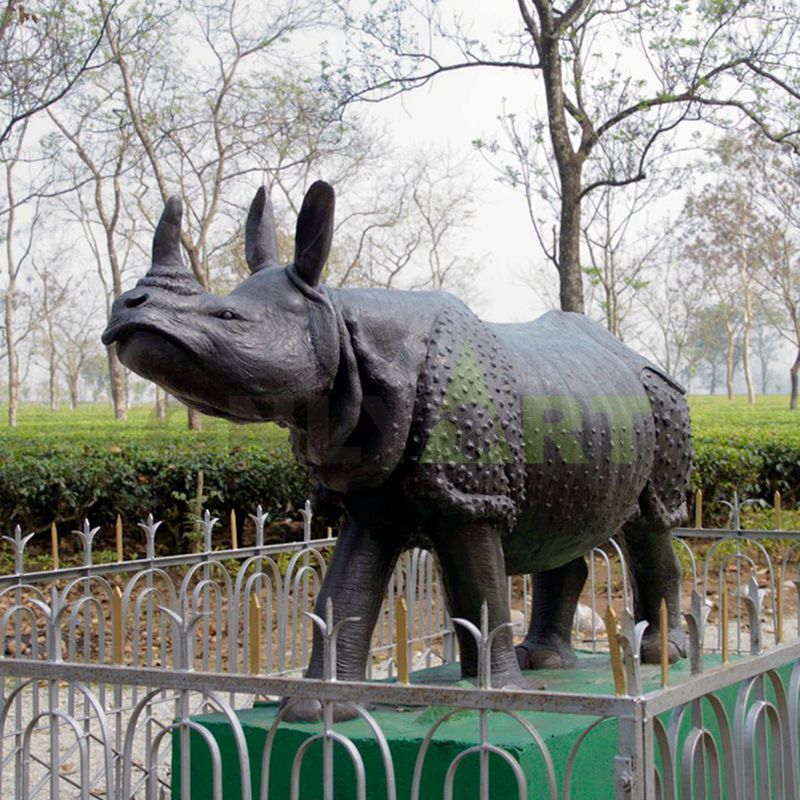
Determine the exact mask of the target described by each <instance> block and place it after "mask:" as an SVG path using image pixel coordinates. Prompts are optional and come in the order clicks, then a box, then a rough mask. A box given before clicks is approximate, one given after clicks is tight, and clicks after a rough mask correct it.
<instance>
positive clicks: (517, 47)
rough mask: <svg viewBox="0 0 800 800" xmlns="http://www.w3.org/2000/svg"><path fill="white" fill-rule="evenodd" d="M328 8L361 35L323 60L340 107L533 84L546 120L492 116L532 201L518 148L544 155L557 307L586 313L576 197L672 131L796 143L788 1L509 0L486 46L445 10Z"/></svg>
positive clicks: (610, 182) (619, 174)
mask: <svg viewBox="0 0 800 800" xmlns="http://www.w3.org/2000/svg"><path fill="white" fill-rule="evenodd" d="M337 5H338V6H339V7H340V8H341V9H342V11H343V15H344V20H345V25H346V26H347V30H348V32H349V35H350V36H351V37H353V36H355V35H356V34H358V35H359V36H360V40H359V41H358V42H357V44H356V46H355V51H353V49H351V50H350V51H349V56H348V57H345V58H339V59H333V58H331V61H336V62H337V63H336V65H335V67H336V68H335V69H334V68H330V69H329V70H328V72H327V77H328V79H329V81H330V83H331V84H332V86H333V87H334V89H335V90H336V91H337V92H338V94H339V96H340V97H341V100H342V102H353V101H355V100H372V101H375V100H381V99H384V98H386V97H389V96H393V95H396V94H398V93H400V92H403V91H407V90H409V89H412V88H414V87H418V86H423V85H425V84H427V83H429V82H430V81H431V80H433V79H434V78H437V77H438V76H441V75H444V74H446V73H451V72H458V71H461V72H463V71H470V70H472V69H475V68H502V69H514V70H522V71H526V72H527V73H529V74H530V75H531V76H532V77H533V78H535V80H536V84H535V85H536V87H537V90H538V91H539V92H540V94H541V95H543V100H544V104H545V107H546V114H545V115H543V116H542V117H539V116H537V115H535V114H531V115H529V114H528V111H529V109H528V110H526V111H524V112H523V113H521V114H517V113H514V112H513V111H509V110H507V109H506V110H505V111H504V114H503V116H504V120H505V122H504V125H505V128H506V135H507V136H508V137H509V139H508V141H509V143H510V150H511V151H512V152H515V153H516V156H517V158H516V162H515V163H514V164H512V165H511V166H510V167H509V169H510V170H512V172H513V171H516V177H517V178H518V181H519V185H521V186H522V187H523V188H524V189H525V191H526V195H527V197H528V200H529V203H530V202H531V201H532V199H533V198H534V196H535V191H536V184H537V183H538V182H539V181H540V180H541V179H542V177H543V176H544V175H545V174H546V173H547V171H548V166H547V165H542V164H541V163H539V164H537V163H536V162H535V161H534V160H533V158H532V156H533V152H532V150H531V148H529V147H528V146H527V145H526V144H525V143H526V142H534V143H535V144H537V145H541V146H544V147H545V149H546V151H547V153H548V156H549V158H548V161H547V164H549V165H551V166H552V172H553V175H554V178H555V184H556V191H557V197H558V206H559V213H558V216H557V219H556V220H555V221H554V223H555V224H554V235H553V239H552V243H549V241H548V240H549V231H548V230H547V229H542V228H541V227H539V226H537V223H536V222H535V216H533V215H532V222H534V226H535V227H536V230H537V236H538V238H539V242H540V245H541V246H542V247H543V249H544V251H545V253H546V254H547V256H548V258H549V259H550V260H551V261H552V263H553V264H554V265H555V267H556V269H557V270H558V274H559V279H560V296H561V307H562V308H563V309H564V310H569V311H583V309H584V297H583V279H582V277H583V276H582V271H581V266H582V262H581V253H580V237H581V208H582V204H583V202H584V200H585V199H586V198H587V197H588V196H589V195H590V194H591V193H592V192H594V191H596V190H598V189H601V188H603V187H617V186H625V185H628V184H631V183H634V182H637V181H641V180H643V179H644V178H645V177H646V174H647V170H648V166H649V164H650V163H651V162H652V160H653V159H654V158H660V157H661V156H663V155H664V151H665V148H668V147H669V145H670V134H671V133H672V132H673V131H674V130H675V129H676V128H677V127H678V126H679V125H681V124H683V123H684V122H686V121H701V120H708V121H712V122H714V123H716V124H729V123H730V121H731V120H732V119H736V118H744V119H748V120H752V121H753V122H754V123H755V124H757V125H759V126H760V127H761V129H762V130H763V131H764V133H765V135H767V136H769V137H770V138H772V139H773V140H775V141H786V142H791V143H792V144H793V146H795V147H798V146H800V145H799V144H798V142H799V141H800V139H799V137H800V131H798V129H797V127H796V123H795V122H794V115H793V112H792V104H793V103H795V102H796V101H797V100H798V99H799V98H800V90H799V89H798V87H799V86H800V84H798V61H797V53H796V33H797V30H798V26H799V25H800V18H798V16H797V14H796V13H795V11H796V10H795V8H794V4H793V2H791V0H778V2H774V1H773V0H749V1H748V0H735V1H734V2H725V3H717V2H715V3H704V4H699V5H696V6H693V7H692V8H691V9H690V8H689V7H687V6H686V4H682V3H676V4H663V3H661V4H656V3H653V2H650V1H649V0H573V1H572V2H569V3H567V4H566V6H565V7H561V8H557V7H556V4H555V3H553V2H552V0H517V9H518V13H519V27H518V29H517V30H516V31H515V32H511V33H504V34H498V33H497V32H493V35H492V36H491V37H481V36H480V35H477V34H476V33H475V32H474V31H473V30H472V29H471V28H470V26H469V24H468V23H467V22H465V21H464V15H463V13H461V14H458V15H456V14H455V13H454V16H453V19H448V18H447V17H446V9H447V8H448V6H447V4H445V3H436V4H427V3H426V4H422V3H417V2H414V0H403V1H402V2H401V1H400V0H384V2H373V3H369V4H368V6H367V7H366V10H365V9H363V8H362V7H360V6H357V4H355V3H351V2H347V0H339V2H338V3H337ZM498 43H500V44H499V45H498ZM623 53H624V56H623ZM765 96H769V97H770V98H771V99H770V100H769V101H767V102H765V100H764V98H765ZM783 100H785V102H781V101H783ZM615 141H616V142H624V143H625V146H624V147H620V148H615V153H616V155H615V156H614V159H613V170H612V171H611V172H609V171H608V170H607V169H606V168H605V166H603V168H601V169H599V170H598V169H597V168H596V167H597V157H598V154H599V153H602V152H603V151H604V150H605V151H607V152H608V151H609V150H610V147H609V145H610V143H611V142H615ZM483 144H485V143H479V145H483ZM518 144H520V145H522V146H521V147H517V145H518ZM489 146H490V147H491V144H490V145H489Z"/></svg>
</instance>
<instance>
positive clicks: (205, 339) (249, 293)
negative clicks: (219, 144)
mask: <svg viewBox="0 0 800 800" xmlns="http://www.w3.org/2000/svg"><path fill="white" fill-rule="evenodd" d="M333 214H334V193H333V189H332V188H331V187H330V186H329V185H327V184H326V183H323V182H321V181H319V182H317V183H315V184H314V185H313V186H311V188H310V189H309V190H308V192H307V194H306V196H305V199H304V201H303V206H302V209H301V211H300V214H299V217H298V220H297V230H296V237H295V255H294V260H293V262H292V263H291V264H289V265H287V266H279V264H278V247H277V237H276V233H275V226H274V222H273V218H272V207H271V204H270V201H269V198H268V196H267V194H266V192H265V191H264V189H263V188H262V189H260V190H259V191H258V193H257V194H256V196H255V199H254V200H253V203H252V205H251V208H250V212H249V215H248V220H247V226H246V256H247V261H248V264H249V266H250V268H251V270H252V275H251V276H250V277H249V278H247V280H245V281H244V282H243V283H242V284H241V285H240V286H239V287H238V288H236V289H235V290H234V291H233V292H231V293H230V294H229V295H227V296H225V297H221V296H217V295H213V294H209V293H208V292H205V291H204V290H203V289H202V287H201V286H200V285H199V283H198V282H197V281H196V280H195V279H194V278H193V276H192V275H191V273H190V272H189V271H188V270H187V269H186V267H185V266H184V264H183V260H182V256H181V244H180V224H181V204H180V201H179V200H178V199H176V198H171V199H170V200H169V201H168V203H167V204H166V207H165V209H164V212H163V214H162V216H161V220H160V221H159V223H158V227H157V230H156V233H155V237H154V241H153V263H152V266H151V268H150V270H149V272H148V273H147V275H146V276H145V277H144V278H142V279H141V280H140V281H139V283H138V284H137V285H136V287H135V288H134V289H132V290H130V291H129V292H126V293H125V294H123V295H122V296H121V297H120V298H119V299H118V300H116V302H115V303H114V307H113V312H112V316H111V320H110V322H109V325H108V328H107V329H106V331H105V332H104V334H103V342H104V343H105V344H107V345H108V344H110V343H112V342H116V345H117V348H118V352H119V357H120V359H121V361H122V362H123V363H124V364H125V365H126V366H128V367H129V368H130V369H132V370H134V371H135V372H137V373H139V374H140V375H142V376H144V377H145V378H149V379H150V380H153V381H155V382H156V383H158V384H160V385H161V386H163V387H164V388H165V389H166V390H167V391H169V392H171V393H172V394H174V395H175V396H176V397H178V398H179V399H180V400H181V401H183V402H184V403H186V404H187V405H189V406H193V407H195V408H197V409H199V410H200V411H202V412H205V413H207V414H213V415H217V416H221V417H225V418H226V419H229V420H233V421H234V422H255V421H262V420H274V421H276V422H278V423H279V424H281V425H285V426H287V427H288V428H289V429H290V431H291V434H290V435H291V442H292V446H293V450H294V453H295V455H296V457H297V459H298V460H299V461H300V462H301V463H302V464H305V465H307V466H308V468H309V469H310V472H311V475H312V477H313V479H314V480H315V481H316V484H317V489H316V492H315V495H316V496H315V500H316V505H317V506H318V508H319V509H320V510H321V511H323V512H324V513H326V514H328V515H331V514H333V515H334V516H339V517H342V518H343V522H342V525H341V532H340V534H339V540H338V544H337V546H336V550H335V553H334V555H333V559H332V561H331V564H330V567H329V569H328V571H327V575H326V577H325V581H324V584H323V586H322V589H321V592H320V594H319V597H318V600H317V609H318V612H319V613H322V614H323V615H324V612H323V609H324V607H325V602H326V600H327V598H329V597H331V598H332V599H333V601H334V610H335V616H336V618H337V619H341V618H344V617H353V616H355V617H358V618H359V621H358V622H355V623H350V624H348V625H347V626H345V627H344V628H343V629H342V631H341V633H340V639H339V646H338V656H337V659H338V661H337V667H338V675H339V677H340V678H342V679H353V680H357V679H363V678H364V675H365V665H366V661H367V658H368V654H369V646H370V639H371V635H372V631H373V629H374V627H375V624H376V619H377V615H378V613H379V609H380V606H381V601H382V598H383V596H384V591H385V589H386V586H387V582H388V580H389V577H390V574H391V572H392V567H393V565H394V563H395V560H396V559H397V557H398V554H400V553H401V552H402V551H403V550H404V549H407V548H410V547H412V546H416V545H421V546H423V547H428V548H431V549H432V550H433V551H434V552H435V554H436V556H437V558H438V560H439V563H440V565H441V569H442V575H443V580H444V584H445V590H446V595H447V600H448V604H449V610H450V613H451V614H452V615H453V616H458V617H464V618H466V619H469V620H471V621H473V622H474V623H476V624H477V623H478V621H479V618H480V608H481V604H482V602H483V601H484V600H485V601H487V603H488V611H489V625H490V627H491V628H493V627H494V626H496V625H499V624H500V623H502V622H506V621H508V619H509V606H508V591H507V587H506V575H507V574H519V573H523V572H529V573H532V574H533V585H534V590H533V599H532V608H531V620H532V621H531V625H530V629H529V631H528V633H527V635H526V636H525V639H524V641H523V642H522V643H521V644H519V645H517V646H516V648H515V647H514V645H513V641H512V637H511V633H510V632H509V630H508V629H504V630H503V632H502V633H500V635H499V636H497V638H496V639H495V642H494V646H493V652H492V676H493V681H494V683H495V685H517V686H525V685H526V684H525V680H524V678H523V676H522V673H521V668H522V669H527V668H536V667H556V666H568V665H570V664H572V663H574V660H575V656H574V653H573V650H572V647H571V644H570V629H571V623H572V618H573V615H574V612H575V608H576V604H577V601H578V596H579V594H580V591H581V588H582V587H583V584H584V581H585V579H586V575H587V567H586V564H585V562H584V559H583V554H584V553H585V552H586V551H588V550H589V549H590V548H592V547H596V546H599V545H603V544H604V543H605V542H607V540H608V539H609V537H611V536H612V535H614V534H616V533H620V534H621V541H622V544H623V546H624V548H625V551H626V553H627V557H628V562H629V566H630V569H631V573H632V576H633V584H634V594H635V604H636V608H635V612H636V616H637V619H647V620H648V621H649V622H650V623H651V626H650V628H649V629H648V632H647V633H646V635H645V637H644V641H643V658H644V659H645V660H646V661H655V660H657V659H658V658H659V654H660V636H659V630H658V620H659V613H658V612H659V606H660V603H661V600H662V598H665V599H666V602H667V606H668V611H669V626H670V630H669V642H670V645H669V647H670V652H669V658H670V660H675V659H676V658H678V656H679V655H683V634H682V633H681V630H680V608H679V581H680V567H679V565H678V562H677V560H676V558H675V555H674V553H673V551H672V545H671V531H672V529H673V528H674V527H675V526H677V525H679V524H681V523H682V522H683V520H684V519H685V516H686V491H687V488H688V476H689V469H690V462H691V457H692V444H691V430H690V424H689V415H688V409H687V404H686V401H685V397H684V392H683V390H682V389H681V388H680V386H678V385H677V384H676V383H675V382H674V381H673V380H672V379H670V377H669V376H667V375H666V374H664V372H663V371H662V370H661V369H660V368H659V367H658V366H656V365H655V364H653V363H651V362H650V361H648V360H647V359H645V358H643V357H642V356H639V355H637V354H636V353H635V352H634V351H632V350H630V349H629V348H628V347H626V346H625V345H623V344H622V343H621V342H620V341H618V340H617V339H616V338H614V337H613V336H612V335H611V334H609V333H608V332H607V331H605V330H604V329H603V328H601V327H600V326H598V325H596V324H595V323H593V322H591V321H590V320H589V319H587V318H586V317H584V316H582V315H580V314H572V313H563V312H559V311H552V312H549V313H547V314H545V315H544V316H542V317H541V318H539V319H537V320H536V321H534V322H527V323H523V324H489V323H486V322H483V321H482V320H480V319H479V318H478V317H477V316H475V315H474V314H473V313H472V312H471V311H470V310H469V308H467V306H465V305H464V304H463V303H462V302H461V301H460V300H458V299H457V298H455V297H454V296H452V295H450V294H448V293H446V292H438V291H399V290H382V289H360V288H332V287H326V286H322V285H320V283H319V281H320V276H321V274H322V270H323V267H324V266H325V263H326V260H327V257H328V252H329V249H330V245H331V239H332V234H333ZM457 634H458V640H459V646H460V654H461V668H462V674H463V675H464V676H467V677H469V676H474V675H475V674H476V671H477V664H476V647H475V642H474V640H473V639H472V637H471V635H470V634H468V633H466V632H464V631H457ZM321 650H322V647H321V640H320V638H319V636H316V638H315V640H314V646H313V652H312V656H311V661H310V665H309V667H308V671H307V676H309V677H316V678H319V677H321V675H322V661H321V659H322V652H321ZM318 713H319V705H318V704H317V703H314V702H301V703H297V704H295V705H294V706H293V707H292V709H291V713H290V717H292V718H295V719H309V718H313V717H315V716H317V715H318Z"/></svg>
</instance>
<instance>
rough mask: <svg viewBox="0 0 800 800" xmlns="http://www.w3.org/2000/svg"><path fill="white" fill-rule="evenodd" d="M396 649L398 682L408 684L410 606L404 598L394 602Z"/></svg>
mask: <svg viewBox="0 0 800 800" xmlns="http://www.w3.org/2000/svg"><path fill="white" fill-rule="evenodd" d="M394 624H395V629H396V630H395V642H396V644H395V649H396V652H397V682H398V683H402V684H408V682H409V668H408V606H406V601H405V599H404V598H402V597H401V598H400V599H399V600H398V601H397V602H396V603H395V604H394Z"/></svg>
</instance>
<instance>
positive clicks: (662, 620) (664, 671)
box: [658, 597, 669, 687]
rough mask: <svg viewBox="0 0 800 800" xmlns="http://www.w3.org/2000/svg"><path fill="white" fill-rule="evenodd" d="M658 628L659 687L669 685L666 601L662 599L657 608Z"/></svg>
mask: <svg viewBox="0 0 800 800" xmlns="http://www.w3.org/2000/svg"><path fill="white" fill-rule="evenodd" d="M658 626H659V629H658V630H659V633H660V634H661V686H662V687H663V686H667V684H669V613H668V611H667V601H666V600H665V599H664V598H663V597H662V598H661V605H660V606H659V607H658Z"/></svg>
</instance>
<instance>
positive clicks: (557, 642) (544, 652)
mask: <svg viewBox="0 0 800 800" xmlns="http://www.w3.org/2000/svg"><path fill="white" fill-rule="evenodd" d="M514 652H515V653H516V654H517V662H518V663H519V666H520V669H569V668H570V667H574V666H575V664H576V663H577V661H578V659H577V658H576V656H575V653H574V652H573V650H572V646H571V645H570V644H569V642H565V641H564V640H563V639H562V638H561V637H559V636H548V637H547V638H546V639H542V640H539V641H535V642H534V641H530V640H529V639H525V640H524V641H522V642H520V643H519V644H518V645H517V646H516V647H515V648H514Z"/></svg>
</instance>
